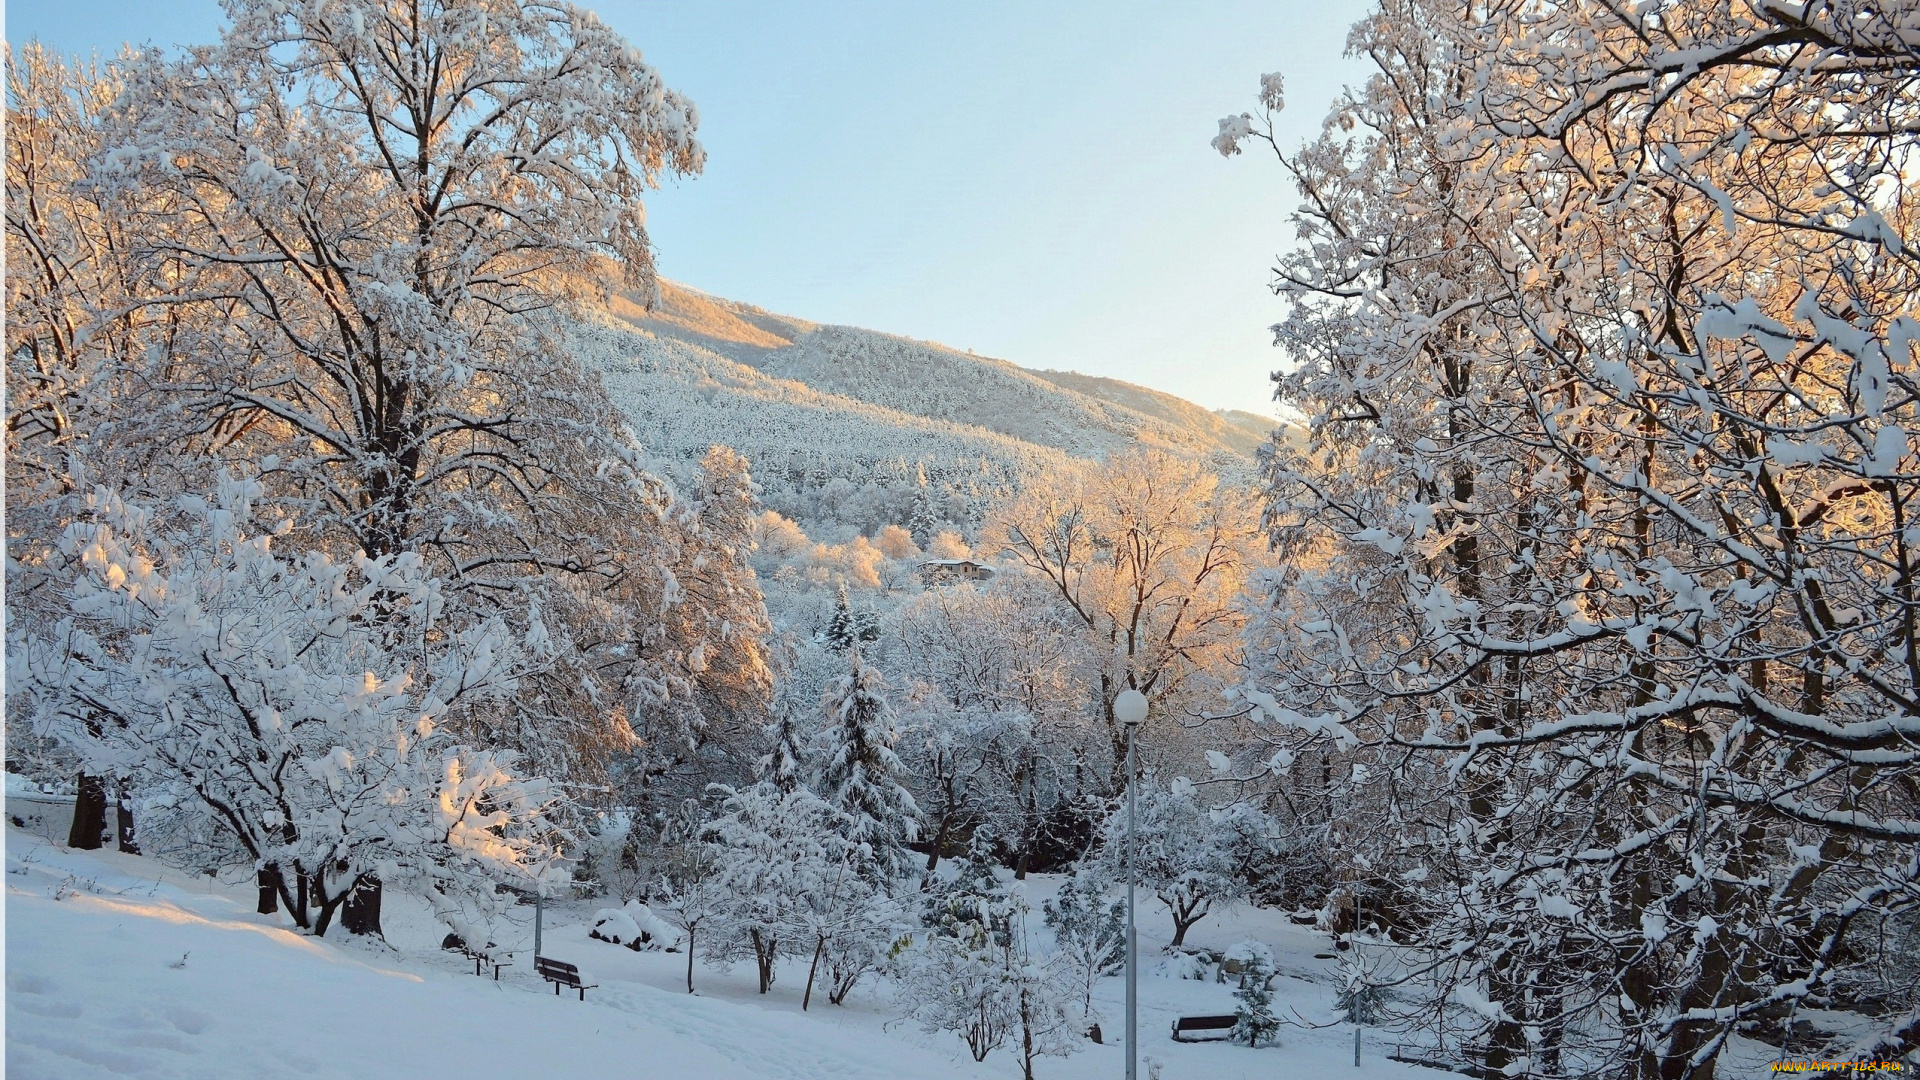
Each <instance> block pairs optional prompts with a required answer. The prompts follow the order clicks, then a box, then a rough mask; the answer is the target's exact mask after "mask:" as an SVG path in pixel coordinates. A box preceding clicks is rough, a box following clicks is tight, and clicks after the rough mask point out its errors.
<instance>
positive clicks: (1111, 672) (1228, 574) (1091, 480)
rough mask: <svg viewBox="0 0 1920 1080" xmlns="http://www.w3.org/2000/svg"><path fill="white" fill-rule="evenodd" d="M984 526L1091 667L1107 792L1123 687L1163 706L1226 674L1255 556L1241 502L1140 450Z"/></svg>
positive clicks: (1047, 485)
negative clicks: (1049, 595) (1038, 585)
mask: <svg viewBox="0 0 1920 1080" xmlns="http://www.w3.org/2000/svg"><path fill="white" fill-rule="evenodd" d="M992 518H993V523H992V526H991V528H990V529H989V531H988V536H987V538H986V540H985V541H984V542H983V546H986V547H989V548H992V549H1002V548H1003V549H1005V550H1007V551H1009V552H1011V553H1012V555H1013V558H1014V560H1015V562H1016V563H1018V564H1019V565H1020V566H1022V567H1024V568H1025V569H1026V570H1028V571H1029V572H1031V573H1032V574H1034V575H1036V576H1037V577H1038V578H1039V579H1040V580H1042V581H1044V582H1046V584H1047V585H1048V587H1049V589H1050V590H1051V591H1052V592H1053V593H1054V594H1055V595H1056V596H1057V598H1058V602H1059V603H1060V604H1061V605H1062V607H1063V609H1064V612H1065V613H1066V615H1067V616H1068V617H1069V618H1071V619H1072V620H1073V621H1074V623H1076V624H1077V625H1078V627H1079V629H1080V632H1081V633H1082V634H1084V635H1085V636H1086V637H1087V639H1088V643H1089V646H1090V649H1091V653H1092V655H1094V656H1096V657H1099V658H1100V665H1099V667H1098V669H1097V690H1098V695H1097V701H1098V702H1099V707H1100V708H1101V711H1102V719H1103V722H1104V728H1105V731H1106V734H1107V739H1108V742H1109V744H1110V746H1111V756H1110V757H1109V758H1108V761H1109V763H1110V766H1111V769H1112V774H1111V777H1110V784H1109V787H1108V791H1117V790H1119V789H1120V788H1122V787H1124V786H1125V784H1126V777H1125V776H1123V775H1121V774H1122V771H1123V770H1124V768H1125V765H1124V761H1125V759H1126V754H1125V737H1126V736H1125V732H1124V731H1123V730H1122V725H1121V724H1120V723H1119V722H1118V721H1116V720H1114V719H1113V717H1112V715H1111V712H1112V708H1111V703H1112V701H1113V698H1114V696H1115V695H1117V694H1118V693H1120V691H1122V690H1125V689H1129V688H1131V689H1135V690H1139V691H1140V692H1141V693H1143V694H1146V695H1147V697H1148V699H1149V700H1150V701H1152V702H1154V703H1155V704H1156V705H1159V706H1161V707H1162V708H1168V707H1171V706H1173V705H1175V704H1177V703H1182V701H1183V699H1182V694H1183V692H1185V691H1188V690H1199V689H1202V688H1206V689H1211V687H1208V686H1207V684H1206V683H1205V680H1204V679H1203V678H1201V677H1202V676H1210V675H1223V674H1224V673H1225V671H1226V670H1227V667H1228V661H1229V659H1230V657H1231V654H1232V651H1233V648H1234V644H1235V642H1236V641H1237V638H1238V635H1239V631H1240V627H1241V624H1242V613H1241V609H1240V607H1239V605H1238V603H1237V598H1238V596H1239V593H1240V589H1241V585H1242V583H1243V582H1244V581H1245V580H1246V574H1247V572H1248V569H1249V567H1250V564H1251V561H1252V559H1253V556H1254V554H1255V552H1256V550H1257V546H1258V545H1257V537H1258V515H1257V513H1256V511H1255V508H1254V506H1253V503H1252V501H1251V499H1250V498H1249V497H1248V493H1247V492H1245V491H1242V490H1238V489H1236V488H1234V487H1232V486H1230V485H1226V484H1223V483H1221V481H1220V478H1219V477H1218V476H1216V475H1214V474H1213V473H1211V472H1209V471H1207V470H1206V469H1205V468H1204V467H1203V466H1201V465H1200V464H1198V463H1196V462H1194V461H1192V460H1188V459H1182V458H1176V457H1173V456H1171V455H1168V454H1164V453H1159V452H1154V451H1141V452H1131V453H1126V454H1116V455H1114V456H1112V457H1111V458H1109V459H1108V460H1107V461H1105V462H1103V463H1101V464H1099V465H1096V466H1087V467H1083V468H1077V469H1065V470H1061V471H1060V472H1058V473H1056V474H1054V475H1053V476H1052V477H1050V478H1048V479H1046V480H1042V481H1037V482H1035V483H1032V484H1028V485H1026V486H1025V487H1024V488H1023V489H1022V490H1020V491H1018V492H1016V493H1014V494H1012V495H1011V496H1009V497H1008V498H1007V499H1005V500H1003V501H1002V502H1001V503H1000V504H998V505H996V506H995V508H994V509H993V511H992ZM1209 698H1211V695H1210V694H1209Z"/></svg>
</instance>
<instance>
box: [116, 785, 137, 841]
mask: <svg viewBox="0 0 1920 1080" xmlns="http://www.w3.org/2000/svg"><path fill="white" fill-rule="evenodd" d="M113 816H114V826H115V827H114V833H115V835H117V836H118V837H119V840H120V850H121V851H124V852H126V853H127V854H129V855H138V854H140V841H139V840H137V839H136V838H135V837H134V833H133V804H131V803H129V802H128V801H127V783H126V781H124V780H122V781H120V783H119V784H118V785H117V791H116V794H115V798H114V800H113Z"/></svg>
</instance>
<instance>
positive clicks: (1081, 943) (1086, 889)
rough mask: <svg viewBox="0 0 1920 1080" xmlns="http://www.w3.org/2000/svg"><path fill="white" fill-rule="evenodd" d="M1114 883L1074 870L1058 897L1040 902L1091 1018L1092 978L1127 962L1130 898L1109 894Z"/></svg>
mask: <svg viewBox="0 0 1920 1080" xmlns="http://www.w3.org/2000/svg"><path fill="white" fill-rule="evenodd" d="M1110 884H1111V883H1110V882H1106V881H1100V880H1097V879H1096V877H1095V876H1094V875H1091V874H1088V873H1084V872H1083V873H1079V874H1075V875H1074V876H1072V877H1070V878H1068V879H1067V880H1066V881H1064V882H1062V883H1061V885H1060V892H1059V894H1058V895H1057V896H1056V897H1055V898H1054V899H1052V900H1048V901H1046V902H1045V903H1043V904H1042V905H1041V911H1042V912H1043V913H1044V914H1045V917H1046V921H1047V927H1048V928H1049V929H1051V930H1052V931H1053V940H1054V942H1055V944H1056V945H1058V947H1059V950H1060V959H1061V961H1062V962H1063V963H1065V964H1066V965H1067V966H1068V969H1069V970H1070V971H1071V972H1072V974H1073V976H1074V981H1075V985H1076V987H1077V988H1078V990H1079V992H1080V1015H1081V1016H1082V1017H1083V1018H1084V1019H1085V1020H1087V1021H1088V1022H1089V1023H1091V1022H1092V1021H1094V1020H1096V1019H1097V1017H1096V1016H1095V1015H1094V1011H1093V986H1094V983H1096V982H1098V981H1099V980H1100V979H1102V978H1103V977H1105V976H1108V975H1114V974H1118V973H1119V972H1120V970H1121V969H1122V968H1123V967H1125V966H1126V962H1127V927H1126V904H1125V902H1124V901H1121V900H1109V899H1107V896H1108V894H1109V892H1110V891H1111V890H1110V888H1109V887H1108V886H1109V885H1110Z"/></svg>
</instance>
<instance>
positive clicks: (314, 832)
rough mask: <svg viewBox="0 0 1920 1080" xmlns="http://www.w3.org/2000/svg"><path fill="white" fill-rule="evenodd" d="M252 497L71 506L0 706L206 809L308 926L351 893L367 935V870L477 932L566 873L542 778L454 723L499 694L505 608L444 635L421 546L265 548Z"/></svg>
mask: <svg viewBox="0 0 1920 1080" xmlns="http://www.w3.org/2000/svg"><path fill="white" fill-rule="evenodd" d="M260 490H261V485H260V484H259V483H258V481H256V480H254V479H252V478H250V477H247V478H237V479H236V478H231V477H228V476H225V475H224V474H223V476H222V477H221V480H220V484H219V489H218V491H217V492H216V493H215V496H214V498H213V499H211V500H199V499H188V500H183V502H182V504H181V505H180V506H179V507H178V508H177V509H171V508H165V507H148V506H140V505H137V504H131V503H128V502H125V501H123V500H121V499H120V498H119V497H118V496H116V495H114V494H113V493H112V492H110V491H107V490H105V489H96V490H95V491H94V492H92V493H91V494H88V495H86V496H84V497H81V498H79V499H78V500H77V501H78V502H79V503H80V505H79V506H77V507H76V508H75V510H74V512H73V514H72V518H73V524H71V525H70V526H69V527H68V528H67V529H66V531H65V533H64V535H63V537H62V539H61V542H60V552H61V555H62V556H63V562H62V564H61V566H62V568H64V570H65V571H66V573H67V575H68V577H67V584H66V586H65V587H64V589H63V590H62V591H63V594H64V595H65V596H66V597H67V598H68V602H69V604H70V614H69V616H68V618H66V619H64V620H62V621H61V622H60V623H59V624H58V625H57V626H56V627H55V628H53V630H52V632H38V631H37V630H36V629H28V630H22V631H16V633H15V636H14V638H13V640H12V641H11V642H10V643H9V656H8V670H9V677H8V691H9V696H10V698H11V699H12V701H13V706H12V707H14V708H23V709H26V710H28V711H30V713H31V715H33V716H34V718H35V723H36V725H38V726H39V727H40V729H41V730H42V731H45V732H48V733H51V734H52V735H54V736H55V737H57V738H59V739H60V740H61V741H62V742H64V743H65V744H66V745H68V746H70V747H71V748H73V750H74V751H75V752H76V753H77V754H79V755H80V757H81V758H82V760H83V761H85V762H86V763H87V765H88V768H89V771H91V772H95V773H98V774H103V775H125V776H131V777H132V778H134V780H135V782H136V783H137V784H139V785H141V786H142V787H144V788H146V789H148V790H150V791H151V792H153V793H154V794H155V795H156V796H160V797H154V798H149V799H147V800H146V804H147V805H148V806H149V807H151V808H153V810H154V811H155V812H157V813H163V814H166V815H182V816H185V817H189V818H192V819H195V820H199V821H207V822H211V824H212V825H213V827H214V828H215V830H216V831H217V832H218V833H219V834H220V835H222V836H223V837H224V838H226V839H227V840H229V841H231V842H232V843H233V844H235V845H237V846H238V847H239V848H241V849H243V850H244V852H245V854H246V856H247V857H248V858H249V859H251V860H252V861H253V862H254V864H255V866H257V867H258V868H259V871H260V882H261V887H262V892H263V901H266V900H268V899H272V900H273V901H275V902H276V906H277V905H284V906H285V908H286V909H287V911H288V912H289V913H290V914H291V915H292V918H293V920H294V921H295V922H296V923H297V924H298V925H300V926H301V927H303V928H308V929H311V930H312V931H313V932H314V933H315V934H325V933H326V931H327V930H328V928H329V927H330V926H331V924H332V923H333V921H334V919H335V916H336V914H338V913H340V911H341V909H342V907H343V905H347V904H349V903H350V902H352V901H354V900H356V899H358V900H359V901H360V903H361V907H360V908H359V910H358V912H357V913H355V912H353V910H352V909H349V914H353V915H354V916H355V917H354V918H349V919H346V920H345V921H346V922H347V923H348V928H349V929H350V930H355V931H356V932H374V933H378V932H379V930H380V925H379V908H378V906H377V903H368V901H369V900H370V899H371V898H370V897H368V896H366V895H365V893H366V892H367V891H368V885H369V880H370V879H371V877H372V875H374V874H375V873H378V874H379V875H380V879H381V880H382V881H384V882H385V883H387V884H388V885H395V886H399V887H402V888H406V889H408V890H409V891H412V892H416V893H418V894H419V895H421V896H423V897H425V898H426V899H427V900H428V901H429V902H430V903H431V904H432V905H433V908H434V910H435V913H436V914H437V915H439V916H440V917H441V918H442V919H443V920H445V921H446V922H448V923H449V924H450V925H451V926H452V927H453V929H454V930H455V932H456V933H458V934H460V935H461V936H462V937H463V938H465V939H466V940H469V941H486V940H488V936H487V934H486V926H487V924H488V922H489V921H490V920H492V919H494V918H497V917H498V916H499V915H500V914H501V911H502V910H503V907H504V906H505V905H506V904H507V903H509V902H510V901H508V900H506V899H503V896H502V893H501V886H509V887H519V888H534V887H538V884H539V882H541V881H542V880H544V879H546V878H547V877H550V876H554V875H555V874H558V873H559V871H558V870H557V869H556V862H555V860H556V857H557V855H558V852H557V851H556V849H555V848H554V846H553V844H552V840H553V836H552V831H551V828H550V826H549V825H548V824H547V823H546V822H545V820H544V817H545V814H546V812H547V810H548V808H549V805H550V804H551V803H552V801H553V800H554V798H555V797H556V795H557V792H555V791H554V790H553V789H551V788H550V787H549V786H548V785H547V784H546V782H545V781H538V780H528V779H524V778H520V777H516V776H514V775H512V773H511V772H510V771H509V770H511V769H512V767H513V757H512V755H511V754H507V753H502V752H489V751H476V750H473V749H470V748H468V747H465V746H462V745H460V744H459V743H458V742H457V741H455V740H454V739H453V738H452V737H451V735H450V734H449V733H450V731H452V730H453V727H454V723H453V722H454V721H455V720H456V719H457V718H458V717H459V716H460V715H461V714H462V713H469V712H476V711H484V710H487V709H490V708H498V707H500V706H501V705H502V703H503V702H504V700H505V699H506V698H508V697H509V696H510V695H511V693H512V691H513V688H514V680H515V679H516V678H517V677H518V675H519V673H520V671H521V670H522V659H521V653H520V650H519V648H518V647H517V646H516V644H515V643H514V642H513V641H512V640H511V639H510V638H509V637H508V636H507V635H506V633H505V628H504V627H503V626H502V625H500V624H499V623H497V622H496V623H490V624H485V625H481V626H477V627H472V628H468V629H464V630H452V629H450V628H448V627H446V626H445V624H444V602H443V599H442V589H441V584H440V582H438V581H436V580H434V579H433V578H431V577H429V576H427V575H426V574H425V573H424V572H423V568H422V565H421V560H420V559H419V557H418V556H415V555H412V554H410V553H403V554H398V555H388V556H383V557H379V558H372V557H367V556H361V557H360V558H359V559H357V560H356V561H355V562H354V563H353V564H351V565H342V564H340V563H336V562H334V561H332V560H331V559H329V558H327V557H326V556H325V555H322V554H319V553H308V554H307V555H305V556H302V557H296V558H289V559H283V558H280V557H279V556H277V555H276V554H275V552H274V551H273V545H274V539H275V537H276V536H278V535H284V534H286V533H288V532H289V531H290V530H291V529H292V522H290V521H288V520H285V519H280V520H278V521H272V522H259V521H257V520H256V519H255V516H254V503H253V500H254V499H255V498H256V497H257V496H258V495H259V494H260ZM263 909H264V910H272V908H271V907H266V906H265V904H264V903H263Z"/></svg>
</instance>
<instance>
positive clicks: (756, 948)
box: [747, 927, 780, 994]
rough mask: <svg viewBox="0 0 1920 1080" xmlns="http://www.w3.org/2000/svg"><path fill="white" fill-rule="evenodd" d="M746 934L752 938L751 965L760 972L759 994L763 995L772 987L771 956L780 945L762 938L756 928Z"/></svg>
mask: <svg viewBox="0 0 1920 1080" xmlns="http://www.w3.org/2000/svg"><path fill="white" fill-rule="evenodd" d="M747 933H748V936H750V937H751V938H753V963H754V966H755V967H756V968H758V969H759V970H760V992H761V993H763V994H764V993H766V992H767V991H768V990H769V989H771V988H772V987H773V954H774V950H775V949H776V948H778V947H779V945H780V943H779V941H777V940H775V939H774V938H771V937H765V936H763V935H762V934H761V933H760V930H759V929H758V928H757V927H756V928H755V929H753V930H750V931H748V932H747Z"/></svg>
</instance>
